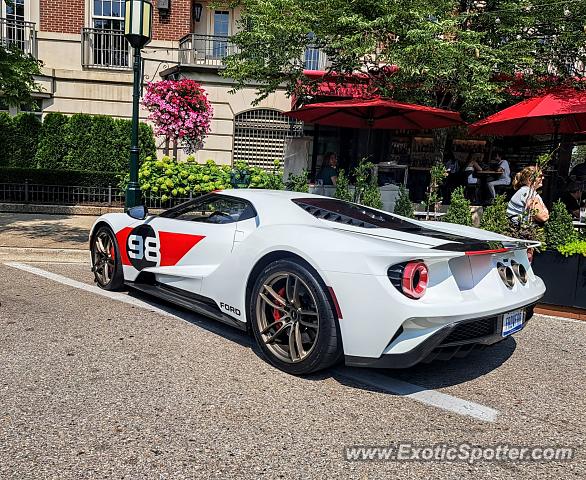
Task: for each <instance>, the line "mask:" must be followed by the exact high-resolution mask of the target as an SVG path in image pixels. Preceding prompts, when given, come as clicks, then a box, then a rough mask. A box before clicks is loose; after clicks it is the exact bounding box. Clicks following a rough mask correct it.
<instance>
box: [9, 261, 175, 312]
mask: <svg viewBox="0 0 586 480" xmlns="http://www.w3.org/2000/svg"><path fill="white" fill-rule="evenodd" d="M4 265H6V266H8V267H12V268H18V269H19V270H24V271H25V272H29V273H32V274H34V275H38V276H39V277H44V278H46V279H48V280H53V281H54V282H58V283H62V284H63V285H68V286H70V287H73V288H78V289H80V290H85V291H86V292H91V293H95V294H96V295H101V296H102V297H108V298H111V299H112V300H117V301H119V302H123V303H127V304H129V305H133V306H135V307H139V308H144V309H146V310H150V311H152V312H156V313H159V314H161V315H163V316H165V317H176V315H173V314H172V313H170V312H167V311H166V310H163V309H161V308H158V307H156V306H154V305H151V304H149V303H147V302H143V301H142V300H140V299H138V298H135V297H131V296H130V295H125V294H123V293H118V292H109V291H107V290H102V289H101V288H100V287H96V286H95V285H88V284H87V283H83V282H78V281H77V280H73V279H71V278H68V277H64V276H63V275H58V274H57V273H52V272H48V271H47V270H43V269H41V268H37V267H33V266H32V265H27V264H25V263H19V262H6V263H5V264H4Z"/></svg>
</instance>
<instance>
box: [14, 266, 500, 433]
mask: <svg viewBox="0 0 586 480" xmlns="http://www.w3.org/2000/svg"><path fill="white" fill-rule="evenodd" d="M5 265H7V266H9V267H12V268H17V269H19V270H23V271H25V272H28V273H31V274H33V275H38V276H40V277H43V278H46V279H48V280H52V281H54V282H58V283H61V284H63V285H68V286H70V287H73V288H77V289H80V290H85V291H86V292H91V293H95V294H97V295H100V296H103V297H108V298H111V299H112V300H116V301H119V302H122V303H126V304H129V305H133V306H135V307H139V308H143V309H146V310H149V311H151V312H156V313H158V314H160V315H163V316H165V317H172V318H176V319H178V320H182V321H184V322H186V323H189V324H191V325H193V322H190V321H188V320H186V319H185V318H182V317H180V316H178V315H175V314H173V313H172V312H170V311H167V310H164V309H162V308H159V307H157V306H155V305H152V304H150V303H147V302H144V301H142V300H140V299H138V298H135V297H132V296H130V295H126V294H123V293H118V292H109V291H106V290H102V289H101V288H99V287H97V286H95V285H88V284H87V283H83V282H79V281H77V280H73V279H71V278H68V277H65V276H63V275H59V274H57V273H53V272H48V271H47V270H43V269H41V268H37V267H34V266H32V265H28V264H25V263H19V262H6V263H5ZM238 334H239V335H240V334H241V333H240V332H238ZM333 371H334V374H336V375H338V376H340V377H344V378H346V379H349V380H352V381H354V382H356V383H359V384H362V385H366V386H370V387H374V388H377V389H379V390H381V391H383V392H387V393H392V394H394V395H400V396H402V397H406V398H410V399H412V400H416V401H418V402H421V403H424V404H426V405H430V406H433V407H436V408H440V409H442V410H446V411H449V412H453V413H456V414H458V415H463V416H467V417H472V418H475V419H477V420H482V421H485V422H495V421H496V419H497V417H498V413H499V412H498V411H497V410H494V409H493V408H490V407H486V406H484V405H480V404H478V403H474V402H469V401H467V400H463V399H461V398H458V397H454V396H451V395H447V394H445V393H441V392H437V391H435V390H427V389H425V388H423V387H420V386H419V385H415V384H411V383H408V382H404V381H402V380H397V379H394V378H392V377H389V376H387V375H383V374H380V373H377V372H376V371H373V370H368V369H360V368H350V367H337V368H335V369H334V370H333Z"/></svg>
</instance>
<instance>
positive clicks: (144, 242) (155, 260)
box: [126, 225, 161, 270]
mask: <svg viewBox="0 0 586 480" xmlns="http://www.w3.org/2000/svg"><path fill="white" fill-rule="evenodd" d="M126 253H127V254H128V260H130V263H131V264H132V266H133V267H134V268H136V269H137V270H142V269H143V268H148V267H156V266H157V265H158V264H159V263H160V260H161V251H160V244H159V239H158V238H157V236H156V234H155V231H154V230H153V228H152V227H151V226H150V225H140V226H138V227H136V228H135V229H134V230H132V232H130V235H128V240H127V241H126Z"/></svg>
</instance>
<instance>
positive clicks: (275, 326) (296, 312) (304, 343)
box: [248, 259, 342, 375]
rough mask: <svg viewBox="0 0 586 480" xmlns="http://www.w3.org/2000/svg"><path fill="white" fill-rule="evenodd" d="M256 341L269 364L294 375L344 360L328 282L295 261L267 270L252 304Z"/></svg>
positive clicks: (256, 285) (278, 263)
mask: <svg viewBox="0 0 586 480" xmlns="http://www.w3.org/2000/svg"><path fill="white" fill-rule="evenodd" d="M248 313H249V315H248V318H249V319H250V321H251V328H252V331H253V333H254V337H255V339H256V341H257V343H258V345H259V347H260V349H261V350H262V352H263V354H264V356H265V357H266V358H267V360H268V361H269V362H270V363H271V364H272V365H274V366H275V367H277V368H279V369H280V370H283V371H284V372H287V373H290V374H293V375H304V374H308V373H312V372H316V371H318V370H323V369H325V368H328V367H331V366H332V365H334V364H335V363H337V362H338V361H339V360H340V359H341V357H342V342H341V337H340V333H339V328H338V324H337V316H336V313H335V310H334V308H333V305H332V303H331V301H330V298H329V296H328V293H327V290H326V287H325V285H324V283H323V281H322V280H321V279H320V278H319V276H318V275H317V273H316V272H314V271H313V269H311V268H310V267H309V268H308V267H306V266H305V265H302V264H301V263H300V262H299V263H298V262H296V261H293V260H290V259H285V260H278V261H275V262H272V263H270V264H269V265H267V266H266V267H265V268H264V269H263V271H262V272H261V273H260V275H259V276H258V277H257V279H256V281H255V283H254V286H253V288H252V293H251V297H250V301H249V312H248Z"/></svg>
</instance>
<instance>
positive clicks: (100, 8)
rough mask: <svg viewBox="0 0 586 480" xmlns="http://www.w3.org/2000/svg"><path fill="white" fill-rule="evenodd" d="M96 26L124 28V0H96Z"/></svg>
mask: <svg viewBox="0 0 586 480" xmlns="http://www.w3.org/2000/svg"><path fill="white" fill-rule="evenodd" d="M93 23H94V28H101V29H104V30H120V31H122V30H124V1H123V0H94V11H93Z"/></svg>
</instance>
